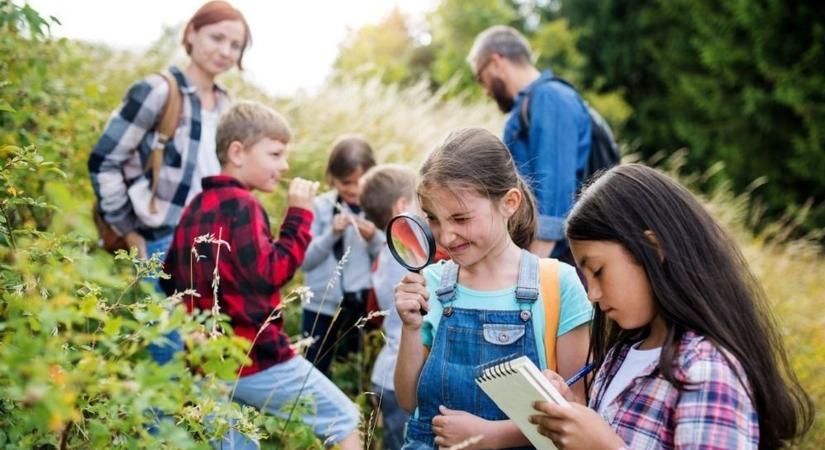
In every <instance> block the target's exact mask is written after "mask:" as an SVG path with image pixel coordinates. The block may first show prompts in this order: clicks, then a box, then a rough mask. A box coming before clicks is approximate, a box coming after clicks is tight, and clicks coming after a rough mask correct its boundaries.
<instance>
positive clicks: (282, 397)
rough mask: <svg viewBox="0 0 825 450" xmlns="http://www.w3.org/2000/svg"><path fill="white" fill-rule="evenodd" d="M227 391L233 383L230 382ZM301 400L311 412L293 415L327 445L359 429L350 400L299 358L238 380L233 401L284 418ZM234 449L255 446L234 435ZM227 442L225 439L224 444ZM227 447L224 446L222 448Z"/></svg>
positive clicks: (358, 414)
mask: <svg viewBox="0 0 825 450" xmlns="http://www.w3.org/2000/svg"><path fill="white" fill-rule="evenodd" d="M228 386H229V388H230V389H232V387H233V386H234V382H229V383H228ZM299 398H300V399H305V400H308V401H309V404H310V412H308V413H307V412H303V413H302V414H301V415H300V416H298V415H296V416H294V417H293V418H292V420H302V421H303V422H304V423H306V424H308V425H310V426H311V427H312V430H313V431H314V432H315V435H316V436H318V437H319V438H321V439H322V440H324V442H325V443H327V444H330V445H331V444H336V443H338V442H340V441H341V440H342V439H344V438H346V437H347V436H349V435H350V434H351V433H352V432H354V431H356V430H357V429H358V420H359V418H360V412H359V410H358V408H357V407H356V406H355V404H354V403H352V401H350V399H349V398H348V397H347V396H346V395H345V394H344V393H343V392H341V390H340V389H338V387H337V386H335V385H334V384H333V383H332V381H330V380H329V378H327V377H325V376H324V375H323V374H322V373H321V372H319V371H318V369H316V368H315V367H314V366H313V365H312V364H310V363H309V361H307V360H306V359H304V357H302V356H300V355H296V356H293V357H292V358H290V359H289V360H287V361H285V362H282V363H281V364H276V365H274V366H272V367H269V368H268V369H265V370H263V371H261V372H258V373H255V374H252V375H248V376H245V377H241V378H240V379H239V380H238V385H237V387H236V388H235V398H234V400H235V401H237V402H239V403H243V404H246V405H249V406H253V407H255V408H258V409H259V410H261V412H265V413H267V414H272V415H276V416H280V417H283V418H287V416H288V415H289V413H290V408H291V407H292V405H294V403H295V402H297V401H298V400H299ZM234 439H236V441H235V442H233V444H232V445H234V447H230V448H236V449H241V448H243V449H247V448H249V449H257V448H258V447H257V444H256V443H253V442H252V441H249V440H247V441H246V443H243V442H240V440H242V439H243V436H241V435H240V434H238V433H236V434H235V435H234ZM226 440H228V439H225V441H226ZM223 448H227V447H223Z"/></svg>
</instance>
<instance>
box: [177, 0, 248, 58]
mask: <svg viewBox="0 0 825 450" xmlns="http://www.w3.org/2000/svg"><path fill="white" fill-rule="evenodd" d="M224 20H239V21H241V23H242V24H243V28H244V34H245V36H244V42H243V48H241V56H240V57H239V58H238V68H239V69H243V66H242V65H241V63H242V62H243V53H244V50H246V47H247V46H249V44H250V43H252V33H251V32H250V31H249V24H248V23H246V19H245V18H244V16H243V13H241V12H240V11H239V10H237V9H236V8H235V7H234V6H232V5H230V4H229V3H228V2H225V1H220V0H216V1H211V2H206V3H204V4H203V6H201V7H200V8H199V9H198V10H197V11H195V14H193V15H192V18H191V19H189V22H186V27H184V29H183V48H185V49H186V54H187V55H191V54H192V45H191V44H189V43H188V42H186V34H187V33H188V32H189V30H192V31H198V30H199V29H201V27H203V26H205V25H212V24H213V23H218V22H223V21H224Z"/></svg>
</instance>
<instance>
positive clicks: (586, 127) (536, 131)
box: [504, 70, 590, 241]
mask: <svg viewBox="0 0 825 450" xmlns="http://www.w3.org/2000/svg"><path fill="white" fill-rule="evenodd" d="M552 78H553V73H552V72H551V71H549V70H546V71H544V72H542V74H541V76H540V77H539V78H538V79H537V80H536V81H534V82H533V83H531V84H529V85H528V86H527V87H525V88H524V89H522V90H521V91H520V92H519V93H518V95H517V96H516V100H515V105H514V106H513V109H512V110H511V112H510V117H509V118H508V119H507V123H506V124H505V126H504V143H505V144H507V147H508V148H509V149H510V152H511V153H512V154H513V160H514V161H515V163H516V167H517V168H518V170H519V172H520V173H521V175H522V176H523V177H525V179H526V181H527V183H528V184H530V186H531V187H532V188H533V192H534V193H535V195H536V201H537V202H538V207H539V232H538V238H539V239H542V240H546V241H563V240H564V219H565V217H566V216H567V213H568V212H569V211H570V208H571V206H572V205H573V201H574V197H575V195H576V189H577V188H578V186H579V184H580V183H581V176H582V173H583V171H584V167H585V164H586V163H587V158H588V157H589V155H590V115H589V113H588V112H587V107H586V106H585V105H584V102H583V101H582V99H581V97H579V94H578V93H576V91H575V90H573V89H571V88H570V87H569V86H567V85H565V84H563V83H560V82H557V81H549V80H550V79H552ZM531 91H532V94H530V103H529V108H530V131H529V133H524V132H523V131H522V127H523V126H524V125H523V124H522V121H521V117H519V116H520V115H519V111H520V110H521V103H522V102H524V100H525V97H526V96H527V94H528V93H529V92H531Z"/></svg>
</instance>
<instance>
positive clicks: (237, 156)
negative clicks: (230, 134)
mask: <svg viewBox="0 0 825 450" xmlns="http://www.w3.org/2000/svg"><path fill="white" fill-rule="evenodd" d="M245 156H246V148H245V147H244V145H243V144H242V143H241V142H240V141H232V142H231V143H230V144H229V148H227V149H226V160H227V161H228V162H229V164H231V165H232V166H234V167H241V166H242V165H243V162H244V159H245Z"/></svg>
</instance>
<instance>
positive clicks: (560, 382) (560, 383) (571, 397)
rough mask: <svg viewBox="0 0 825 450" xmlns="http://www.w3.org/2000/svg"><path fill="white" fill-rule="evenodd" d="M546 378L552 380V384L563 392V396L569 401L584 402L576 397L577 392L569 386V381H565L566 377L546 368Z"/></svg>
mask: <svg viewBox="0 0 825 450" xmlns="http://www.w3.org/2000/svg"><path fill="white" fill-rule="evenodd" d="M544 378H547V380H548V381H550V384H552V385H553V387H554V388H556V390H557V391H559V394H561V395H562V397H564V399H565V400H567V401H568V402H576V403H584V402H582V401H581V400H579V399H578V398H576V394H574V393H573V391H572V390H571V389H570V387H569V386H567V383H565V382H564V378H563V377H562V376H561V375H559V374H557V373H556V372H553V371H552V370H550V369H546V370H545V371H544Z"/></svg>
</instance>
